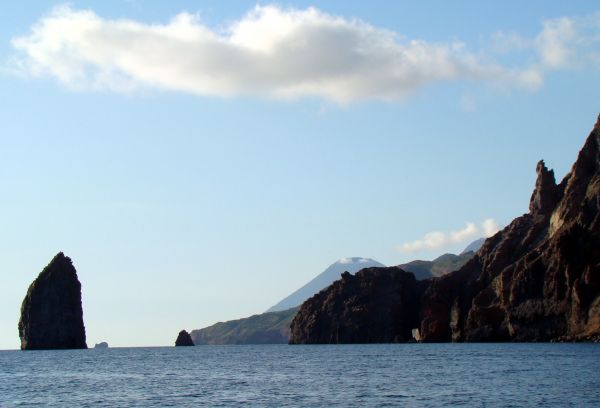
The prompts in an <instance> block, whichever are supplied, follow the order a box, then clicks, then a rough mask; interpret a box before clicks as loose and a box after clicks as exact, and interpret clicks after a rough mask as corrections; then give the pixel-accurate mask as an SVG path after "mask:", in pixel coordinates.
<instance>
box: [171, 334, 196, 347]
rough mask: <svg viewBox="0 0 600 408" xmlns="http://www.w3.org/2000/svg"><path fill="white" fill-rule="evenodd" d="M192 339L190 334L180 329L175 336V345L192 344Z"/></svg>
mask: <svg viewBox="0 0 600 408" xmlns="http://www.w3.org/2000/svg"><path fill="white" fill-rule="evenodd" d="M194 345H195V344H194V341H193V340H192V336H190V334H189V333H188V332H187V331H185V330H182V331H180V332H179V335H178V336H177V340H175V346H177V347H179V346H194Z"/></svg>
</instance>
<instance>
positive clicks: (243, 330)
mask: <svg viewBox="0 0 600 408" xmlns="http://www.w3.org/2000/svg"><path fill="white" fill-rule="evenodd" d="M297 311H298V308H292V309H289V310H283V311H279V312H271V313H262V314H259V315H254V316H250V317H247V318H244V319H238V320H230V321H228V322H220V323H216V324H213V325H212V326H209V327H205V328H203V329H199V330H193V331H192V332H191V333H190V336H191V337H192V340H193V341H194V344H196V345H201V344H277V343H287V342H288V340H289V336H290V324H291V323H292V319H293V318H294V316H295V315H296V312H297Z"/></svg>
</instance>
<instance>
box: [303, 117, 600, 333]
mask: <svg viewBox="0 0 600 408" xmlns="http://www.w3.org/2000/svg"><path fill="white" fill-rule="evenodd" d="M599 152H600V119H599V121H598V122H597V123H596V126H595V127H594V129H593V130H592V132H591V134H590V135H589V137H588V139H587V140H586V142H585V144H584V146H583V148H582V150H581V151H580V153H579V156H578V158H577V161H576V162H575V164H574V165H573V168H572V170H571V172H570V173H569V174H568V175H567V176H566V177H565V178H564V180H563V181H562V182H561V183H560V184H558V185H557V184H556V182H555V179H554V173H553V172H552V171H551V170H548V169H547V168H546V166H545V164H544V162H540V163H538V165H537V174H538V177H537V181H536V185H535V189H534V192H533V194H532V197H531V200H530V207H529V213H528V214H525V215H523V216H521V217H519V218H516V219H515V220H514V221H513V222H512V223H511V224H510V225H508V226H507V227H506V228H505V229H503V230H502V231H500V232H498V233H497V234H496V235H494V236H493V237H491V238H489V239H488V240H486V242H485V244H484V245H483V246H482V248H481V249H480V250H479V251H478V252H477V254H476V255H475V257H474V258H473V259H471V260H470V261H469V262H467V263H466V265H464V266H463V267H462V268H461V269H459V270H458V271H456V272H453V273H450V274H448V275H445V276H442V277H439V278H432V279H428V280H425V281H423V282H421V285H418V286H417V287H416V288H412V286H411V285H410V284H409V285H408V286H406V287H404V286H402V287H398V288H397V289H395V290H400V291H402V290H404V291H406V290H414V291H415V292H414V293H415V294H416V296H417V297H418V298H419V300H418V302H417V303H418V304H417V306H416V310H417V311H416V312H414V313H415V314H414V315H411V314H410V313H412V312H411V311H412V310H414V309H415V306H414V305H412V304H411V306H410V310H407V311H402V312H398V311H397V312H396V313H399V314H400V315H401V316H402V318H403V321H415V320H416V322H417V323H416V325H415V326H414V327H415V328H416V327H418V328H420V334H421V340H422V341H426V342H436V341H550V340H600V215H599V214H600V153H599ZM380 273H381V274H393V273H395V272H393V271H392V268H380ZM358 275H359V274H357V277H358ZM336 284H337V282H336ZM375 284H377V283H375ZM357 285H358V286H359V287H360V285H361V284H359V283H357ZM403 285H405V284H404V283H403ZM334 286H335V284H334V285H333V286H331V287H330V288H329V289H327V291H326V293H325V294H323V295H322V296H321V297H320V298H319V299H315V297H313V298H312V299H311V301H312V302H311V301H309V302H310V303H309V302H306V303H305V304H304V305H302V307H301V309H300V312H299V313H298V317H297V319H296V320H294V322H293V324H292V334H293V337H292V342H294V343H305V342H309V340H311V339H319V340H320V341H321V342H348V341H346V339H345V338H340V339H332V338H331V337H327V336H322V335H320V334H319V333H317V332H319V331H322V332H325V333H327V332H331V331H332V330H333V325H335V324H336V323H335V322H336V321H338V319H339V313H331V312H330V310H332V309H331V307H330V306H329V305H330V304H334V303H335V302H336V301H335V300H333V299H332V298H331V297H332V296H340V295H339V294H336V289H335V288H334ZM411 288H412V289H411ZM369 290H371V291H374V290H376V289H374V288H370V289H369ZM356 296H359V297H360V296H362V292H360V291H359V292H357V293H356ZM385 296H388V297H390V299H393V298H394V296H397V295H396V294H394V293H389V294H387V293H386V294H385ZM340 299H343V296H342V297H340ZM380 302H383V300H380ZM316 303H318V304H316ZM313 310H322V311H325V313H327V314H328V315H329V316H330V317H329V319H330V321H329V322H328V323H327V324H328V325H330V326H331V327H330V326H328V325H325V326H315V325H314V323H313V321H312V320H314V318H310V317H309V318H306V317H304V318H301V316H310V313H309V312H310V311H313ZM370 311H373V309H369V310H368V311H367V312H365V311H361V313H362V314H370ZM347 313H349V314H351V315H352V314H354V311H353V310H352V309H348V310H347ZM313 314H314V312H313ZM311 319H312V320H311ZM319 319H320V320H321V321H326V320H327V319H326V318H324V317H319ZM380 319H381V318H380ZM390 319H391V317H390ZM351 320H352V317H351V316H344V319H343V320H342V322H347V321H351ZM391 321H392V322H393V323H389V324H395V320H394V319H391ZM311 328H312V329H311ZM338 330H339V329H338ZM365 330H366V331H368V330H369V327H368V323H363V324H362V325H361V326H359V327H355V328H354V331H356V332H361V331H365ZM313 332H314V333H313ZM351 341H352V339H350V342H351ZM377 341H381V342H385V341H389V336H388V337H386V336H381V337H379V338H378V339H377Z"/></svg>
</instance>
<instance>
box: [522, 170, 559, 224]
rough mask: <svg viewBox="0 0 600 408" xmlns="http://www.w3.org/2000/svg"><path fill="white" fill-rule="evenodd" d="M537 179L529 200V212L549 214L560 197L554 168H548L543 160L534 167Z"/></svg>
mask: <svg viewBox="0 0 600 408" xmlns="http://www.w3.org/2000/svg"><path fill="white" fill-rule="evenodd" d="M536 172H537V180H536V182H535V189H534V190H533V194H532V195H531V200H530V201H529V212H531V213H532V214H541V215H547V214H551V213H552V211H553V210H554V207H556V203H557V202H558V200H559V199H560V191H559V188H558V186H557V185H556V180H555V178H554V170H548V168H547V167H546V164H545V163H544V161H543V160H540V161H539V162H538V164H537V167H536Z"/></svg>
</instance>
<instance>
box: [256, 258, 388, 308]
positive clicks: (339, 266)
mask: <svg viewBox="0 0 600 408" xmlns="http://www.w3.org/2000/svg"><path fill="white" fill-rule="evenodd" d="M373 266H384V265H383V264H381V263H379V262H377V261H375V260H373V259H369V258H359V257H355V258H343V259H340V260H339V261H337V262H335V263H333V264H331V265H330V266H329V267H328V268H327V269H325V270H324V271H323V272H322V273H320V274H319V275H317V276H316V277H315V278H314V279H313V280H311V281H310V282H308V283H307V284H306V285H304V286H302V287H301V288H300V289H298V290H296V291H295V292H293V293H292V294H291V295H289V296H288V297H286V298H285V299H283V300H282V301H280V302H279V303H277V304H276V305H274V306H272V307H271V308H269V310H267V312H277V311H281V310H287V309H290V308H292V307H297V306H300V305H301V304H302V302H304V301H305V300H306V299H308V298H309V297H311V296H312V295H314V294H315V293H318V292H319V291H321V290H322V289H325V288H326V287H327V286H329V285H331V283H333V282H334V281H336V280H338V279H339V278H340V275H341V274H342V272H350V273H356V272H358V271H359V270H361V269H363V268H369V267H373Z"/></svg>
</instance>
